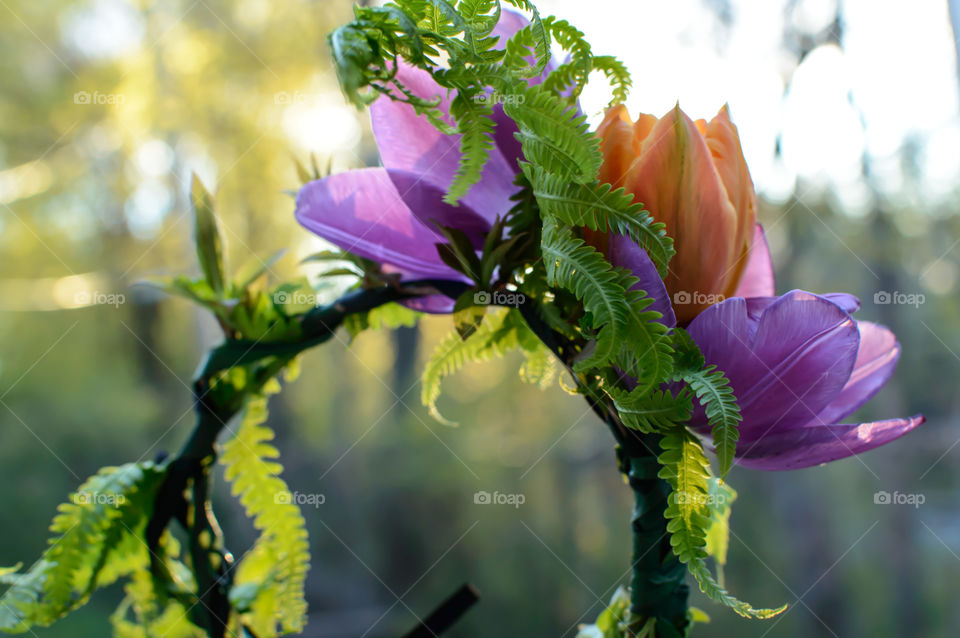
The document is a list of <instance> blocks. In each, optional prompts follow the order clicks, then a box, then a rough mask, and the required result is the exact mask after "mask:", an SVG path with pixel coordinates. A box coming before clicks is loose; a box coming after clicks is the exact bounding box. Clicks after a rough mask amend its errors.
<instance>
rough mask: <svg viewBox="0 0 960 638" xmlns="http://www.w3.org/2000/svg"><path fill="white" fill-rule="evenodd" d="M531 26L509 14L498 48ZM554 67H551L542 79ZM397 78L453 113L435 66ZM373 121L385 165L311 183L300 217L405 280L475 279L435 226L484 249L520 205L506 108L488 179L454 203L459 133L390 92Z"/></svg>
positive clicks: (433, 305) (444, 307) (402, 67)
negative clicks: (449, 255) (445, 255)
mask: <svg viewBox="0 0 960 638" xmlns="http://www.w3.org/2000/svg"><path fill="white" fill-rule="evenodd" d="M527 24H528V22H527V20H526V18H524V17H523V16H522V15H520V14H519V13H516V12H512V11H503V12H502V14H501V17H500V22H499V23H498V25H497V27H496V29H494V32H493V35H496V36H499V37H500V41H499V43H498V46H499V47H500V48H502V47H503V46H504V45H505V43H506V41H507V39H509V38H510V36H512V35H513V34H514V33H516V32H517V31H519V30H520V29H521V28H523V27H524V26H526V25H527ZM551 69H552V66H550V65H548V68H547V69H545V71H544V74H543V75H542V76H541V78H543V77H545V76H546V75H547V74H548V73H549V72H550V70H551ZM541 78H537V79H535V80H534V82H537V81H540V79H541ZM397 79H398V80H399V81H400V82H402V83H403V85H404V86H406V87H407V88H408V89H409V90H410V91H412V92H413V93H414V94H415V95H417V96H418V97H421V98H424V99H428V100H429V99H434V98H437V97H439V98H440V100H441V102H440V108H441V109H442V110H443V111H445V112H446V113H449V112H450V101H451V99H452V98H451V96H450V95H448V94H447V93H446V90H445V89H443V88H442V87H440V85H438V84H437V83H436V82H435V81H434V80H433V78H431V77H430V75H429V74H428V73H427V72H425V71H422V70H420V69H417V68H415V67H412V66H410V65H407V64H405V63H403V62H400V63H399V67H398V70H397ZM370 117H371V120H372V124H373V134H374V137H375V138H376V142H377V147H378V148H379V150H380V159H381V161H382V162H383V167H378V168H366V169H360V170H353V171H347V172H345V173H340V174H337V175H331V176H329V177H326V178H324V179H320V180H316V181H314V182H311V183H309V184H307V185H306V186H304V187H303V188H302V189H301V190H300V193H299V194H298V196H297V210H296V217H297V220H298V221H299V222H300V223H301V224H302V225H303V226H305V227H306V228H307V229H309V230H311V231H313V232H314V233H316V234H318V235H320V236H321V237H323V238H324V239H326V240H328V241H330V242H331V243H333V244H335V245H337V246H338V247H340V248H342V249H343V250H346V251H348V252H350V253H353V254H355V255H359V256H361V257H366V258H367V259H372V260H373V261H376V262H379V263H381V264H384V266H385V267H386V270H388V271H391V272H397V273H399V274H400V275H401V276H402V277H403V278H405V279H419V278H434V279H452V280H457V281H466V279H465V278H464V277H463V275H461V274H460V273H458V272H456V271H455V270H453V269H452V268H450V267H449V266H447V265H446V264H445V263H443V261H442V260H441V259H440V256H439V254H438V253H437V249H436V245H435V244H438V243H446V239H444V237H443V236H442V235H441V234H440V233H439V232H438V231H437V228H436V224H440V225H442V226H446V227H452V228H456V229H459V230H462V231H464V232H465V233H466V234H467V235H468V236H469V237H470V238H471V239H472V240H474V241H475V243H476V245H477V246H478V247H479V246H480V245H482V239H483V237H484V236H485V235H486V233H487V232H488V231H489V230H490V228H491V226H492V224H493V222H494V220H495V219H496V218H497V217H498V216H500V217H503V216H505V215H506V213H507V212H508V211H509V210H510V208H512V206H513V203H512V202H511V201H510V197H511V196H512V195H513V194H514V193H516V192H517V190H518V189H517V187H516V186H515V185H514V183H513V182H514V179H515V177H516V174H517V172H518V170H519V167H518V165H517V160H518V159H519V158H520V143H519V142H518V141H517V140H516V138H515V137H514V133H515V132H516V131H517V127H516V124H515V123H514V122H513V120H511V119H510V118H509V117H507V116H506V114H505V113H504V111H503V106H502V105H501V104H495V105H494V120H495V122H496V129H495V132H494V141H495V145H494V148H493V149H492V150H491V152H490V157H489V159H488V161H487V164H486V166H485V168H484V170H483V173H482V177H481V180H480V181H479V182H478V183H477V184H474V185H473V187H472V188H471V189H470V190H469V191H468V192H467V194H466V195H465V196H464V197H463V198H462V199H461V200H460V202H459V204H458V205H457V206H451V205H449V204H446V203H444V201H443V196H444V194H445V193H446V191H447V190H448V189H449V187H450V184H451V182H452V181H453V178H454V174H455V173H456V170H457V166H458V163H459V160H460V150H459V148H460V136H459V135H444V134H442V133H440V132H439V131H438V130H437V129H436V127H434V126H433V124H431V123H430V122H429V121H428V120H427V119H426V117H422V116H419V115H417V114H416V112H415V111H414V109H413V108H412V107H411V106H409V105H407V104H403V103H400V102H394V101H392V100H390V99H389V98H388V97H386V96H381V97H380V98H379V99H377V100H376V101H375V102H374V103H373V104H372V105H371V107H370ZM406 303H407V304H408V305H411V306H413V307H416V308H417V309H418V310H424V311H426V312H435V313H443V312H450V311H451V310H452V308H453V301H451V300H450V299H447V298H446V297H441V296H434V297H427V298H425V299H420V300H416V301H412V302H406Z"/></svg>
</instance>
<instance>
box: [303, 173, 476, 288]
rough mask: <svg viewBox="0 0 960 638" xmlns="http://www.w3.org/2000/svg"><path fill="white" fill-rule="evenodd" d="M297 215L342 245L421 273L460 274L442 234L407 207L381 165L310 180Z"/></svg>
mask: <svg viewBox="0 0 960 638" xmlns="http://www.w3.org/2000/svg"><path fill="white" fill-rule="evenodd" d="M296 216H297V221H299V222H300V223H301V224H302V225H303V226H305V227H306V228H307V229H309V230H311V231H313V232H314V233H316V234H318V235H320V236H321V237H323V238H324V239H326V240H328V241H330V242H332V243H334V244H336V245H337V246H339V247H340V248H342V249H343V250H346V251H348V252H351V253H353V254H355V255H359V256H361V257H365V258H367V259H372V260H374V261H376V262H380V263H386V264H391V265H393V266H396V267H398V268H400V269H402V270H403V271H406V272H410V273H412V274H415V275H416V276H425V277H443V278H447V279H457V278H459V277H460V275H459V274H458V273H457V272H456V271H454V270H453V269H451V268H450V267H449V266H447V265H446V264H444V263H443V261H442V260H441V259H440V256H439V255H438V254H437V249H436V246H435V244H436V243H438V242H445V241H446V240H444V239H443V237H442V236H441V235H439V234H438V233H436V232H435V231H433V230H432V229H430V228H427V227H426V226H425V225H424V224H423V223H421V222H420V220H418V219H417V218H416V217H414V216H413V214H412V213H411V212H410V209H409V208H407V206H406V204H404V203H403V200H402V199H400V195H399V194H398V193H397V189H396V188H395V187H394V185H393V182H392V181H391V180H390V177H389V176H388V175H387V171H385V170H384V169H382V168H365V169H361V170H355V171H348V172H345V173H339V174H337V175H331V176H330V177H326V178H324V179H320V180H316V181H313V182H310V183H309V184H307V185H306V186H304V187H303V188H301V189H300V192H299V193H298V194H297V211H296Z"/></svg>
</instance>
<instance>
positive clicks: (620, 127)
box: [597, 104, 642, 201]
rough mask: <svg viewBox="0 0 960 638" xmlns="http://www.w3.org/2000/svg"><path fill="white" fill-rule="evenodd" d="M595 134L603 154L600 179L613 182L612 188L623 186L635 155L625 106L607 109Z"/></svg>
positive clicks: (619, 105)
mask: <svg viewBox="0 0 960 638" xmlns="http://www.w3.org/2000/svg"><path fill="white" fill-rule="evenodd" d="M597 135H599V136H600V152H601V153H602V154H603V163H601V164H600V173H599V175H598V177H599V179H600V181H601V182H606V183H609V184H613V186H614V188H619V187H621V186H624V185H625V184H624V182H625V180H626V178H627V172H628V171H629V170H630V166H631V165H632V164H633V160H634V159H635V158H636V155H637V153H636V149H635V147H634V143H633V123H632V122H631V121H630V114H629V113H628V112H627V107H625V106H624V105H622V104H618V105H617V106H614V107H613V108H609V109H607V112H606V115H604V118H603V122H601V123H600V126H599V127H597ZM641 201H642V200H641Z"/></svg>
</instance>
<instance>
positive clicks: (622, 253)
mask: <svg viewBox="0 0 960 638" xmlns="http://www.w3.org/2000/svg"><path fill="white" fill-rule="evenodd" d="M609 241H610V244H609V246H610V247H609V250H608V253H607V254H609V255H612V257H611V259H610V263H611V264H612V265H613V266H616V267H618V268H624V269H626V270H628V271H629V272H630V274H632V275H633V276H634V277H637V278H638V279H639V280H640V281H639V282H637V284H636V285H634V286H633V290H643V291H645V292H646V293H647V295H648V296H649V297H651V298H652V299H653V303H652V304H650V306H649V307H648V308H647V310H655V311H657V312H659V313H660V314H661V315H663V317H662V318H661V319H660V323H662V324H664V325H665V326H670V327H672V326H675V325H677V319H676V317H675V316H674V314H673V306H672V305H671V304H670V295H669V294H667V288H666V286H664V285H663V279H661V278H660V273H659V272H657V267H656V266H654V265H653V261H651V259H650V257H649V256H648V255H647V251H645V250H644V249H643V248H641V247H640V246H639V245H637V244H636V243H635V242H634V241H633V240H631V239H630V238H629V237H626V236H624V235H613V234H611V235H610V239H609Z"/></svg>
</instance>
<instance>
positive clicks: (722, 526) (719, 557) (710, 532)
mask: <svg viewBox="0 0 960 638" xmlns="http://www.w3.org/2000/svg"><path fill="white" fill-rule="evenodd" d="M735 500H737V492H736V490H734V489H733V488H732V487H730V486H729V485H727V484H726V483H725V482H724V481H723V479H721V478H717V477H713V478H711V479H710V490H709V500H708V505H709V507H710V526H709V527H708V528H707V554H709V555H710V556H712V557H713V560H714V561H715V562H716V564H717V568H718V571H719V569H720V568H721V567H723V565H726V564H727V548H728V547H729V545H730V512H731V511H732V509H733V508H732V506H733V502H734V501H735ZM721 583H722V580H721Z"/></svg>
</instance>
